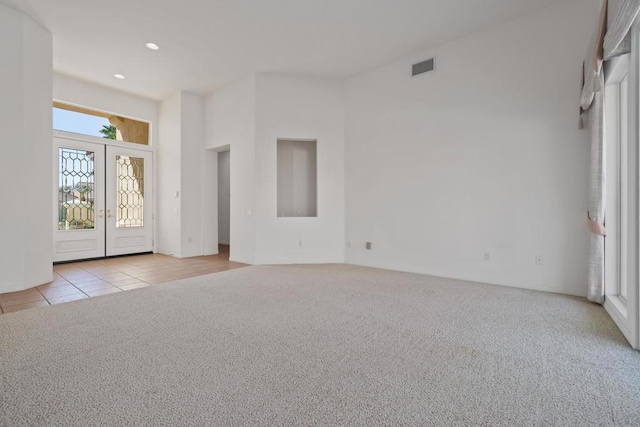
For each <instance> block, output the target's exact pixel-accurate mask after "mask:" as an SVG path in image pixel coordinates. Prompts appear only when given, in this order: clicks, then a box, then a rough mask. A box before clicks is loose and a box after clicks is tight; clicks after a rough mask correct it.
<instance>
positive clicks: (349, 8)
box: [0, 0, 560, 100]
mask: <svg viewBox="0 0 640 427" xmlns="http://www.w3.org/2000/svg"><path fill="white" fill-rule="evenodd" d="M559 2H560V0H455V1H452V0H448V1H445V0H182V1H177V0H99V1H98V0H0V3H2V4H5V5H9V6H10V7H13V8H15V9H19V10H22V11H23V12H25V13H26V14H28V15H29V16H31V17H32V18H33V19H34V20H36V21H38V22H40V23H41V24H42V25H44V26H45V27H46V28H47V29H49V31H51V33H52V34H53V58H54V59H53V62H54V63H53V66H54V70H55V71H57V72H60V73H64V74H68V75H71V76H75V77H78V78H82V79H85V80H88V81H92V82H95V83H99V84H102V85H106V86H109V87H113V88H117V89H120V90H124V91H127V92H131V93H135V94H138V95H141V96H145V97H148V98H152V99H157V100H160V99H164V98H165V97H167V96H168V95H169V94H170V93H172V92H175V91H177V90H186V91H190V92H194V93H198V94H203V95H204V94H206V93H209V92H211V91H212V90H215V89H216V88H219V87H221V86H224V85H225V84H228V83H230V82H233V81H235V80H238V79H240V78H242V77H245V76H247V75H250V74H252V73H256V72H264V71H273V72H284V73H294V74H304V75H313V76H323V77H336V78H340V77H346V76H349V75H353V74H356V73H359V72H362V71H365V70H367V69H371V68H374V67H376V66H378V65H381V64H383V63H385V62H388V61H391V60H393V59H397V58H401V57H403V56H406V55H409V54H412V53H416V52H419V51H421V50H423V49H425V48H428V47H430V46H434V45H437V44H440V43H443V42H446V41H449V40H453V39H456V38H459V37H462V36H464V35H467V34H470V33H472V32H475V31H478V30H480V29H483V28H487V27H490V26H493V25H496V24H499V23H501V22H505V21H507V20H510V19H513V18H515V17H517V16H521V15H524V14H527V13H530V12H533V11H535V10H538V9H541V8H544V7H547V6H550V5H552V4H555V3H559ZM147 42H154V43H157V44H158V45H160V50H158V51H151V50H149V49H147V48H146V47H145V43H147ZM116 73H120V74H123V75H125V76H126V79H124V80H117V79H115V78H114V77H113V75H114V74H116Z"/></svg>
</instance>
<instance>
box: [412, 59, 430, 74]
mask: <svg viewBox="0 0 640 427" xmlns="http://www.w3.org/2000/svg"><path fill="white" fill-rule="evenodd" d="M435 69H436V59H435V58H430V59H427V60H425V61H422V62H418V63H417V64H413V65H412V66H411V77H415V76H419V75H420V74H424V73H428V72H429V71H433V70H435Z"/></svg>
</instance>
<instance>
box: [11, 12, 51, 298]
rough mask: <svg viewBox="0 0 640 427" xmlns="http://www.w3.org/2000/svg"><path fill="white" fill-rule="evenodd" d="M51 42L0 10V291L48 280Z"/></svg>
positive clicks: (42, 31)
mask: <svg viewBox="0 0 640 427" xmlns="http://www.w3.org/2000/svg"><path fill="white" fill-rule="evenodd" d="M52 92H53V89H52V38H51V34H50V33H49V32H48V31H46V30H45V29H44V28H42V27H41V26H39V25H38V24H36V23H35V22H33V21H32V20H30V19H29V18H28V17H26V16H25V15H23V14H22V13H19V12H17V11H14V10H12V9H9V8H6V7H4V6H0V94H2V96H0V129H2V137H1V139H2V148H3V153H2V156H0V179H1V180H2V182H3V183H4V184H5V185H4V187H5V193H4V200H5V201H4V205H3V208H2V209H0V242H2V244H1V245H0V271H2V281H0V293H3V292H10V291H17V290H21V289H26V288H30V287H33V286H37V285H40V284H43V283H46V282H49V281H51V280H52V279H53V271H52V262H53V247H52V228H51V227H52V225H53V209H52V207H53V195H52V188H53V170H52V161H51V153H52V148H51V141H52V132H51V127H52V113H51V99H52Z"/></svg>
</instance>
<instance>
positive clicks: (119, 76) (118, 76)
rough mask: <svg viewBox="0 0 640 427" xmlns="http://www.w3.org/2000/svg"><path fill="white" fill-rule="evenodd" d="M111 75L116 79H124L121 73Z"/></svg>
mask: <svg viewBox="0 0 640 427" xmlns="http://www.w3.org/2000/svg"><path fill="white" fill-rule="evenodd" d="M113 77H115V78H116V79H120V80H124V76H123V75H122V74H114V75H113Z"/></svg>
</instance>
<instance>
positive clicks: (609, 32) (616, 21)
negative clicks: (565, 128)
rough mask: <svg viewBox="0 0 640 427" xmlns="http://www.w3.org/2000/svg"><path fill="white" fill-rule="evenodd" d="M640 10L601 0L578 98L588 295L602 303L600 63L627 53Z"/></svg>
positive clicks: (639, 3) (627, 0) (631, 3)
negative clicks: (585, 181)
mask: <svg viewBox="0 0 640 427" xmlns="http://www.w3.org/2000/svg"><path fill="white" fill-rule="evenodd" d="M638 12H640V0H609V1H607V0H605V1H604V2H603V4H602V11H601V14H600V19H599V20H598V24H597V27H596V28H595V31H594V34H593V36H592V38H591V43H590V45H589V50H588V51H587V55H586V58H585V62H584V67H583V82H584V84H583V88H582V94H581V97H580V112H581V124H583V123H584V121H583V120H584V119H586V125H587V128H588V133H589V142H590V146H591V162H590V168H589V210H588V212H587V221H588V225H589V230H590V231H591V237H590V239H589V275H588V287H589V288H588V298H589V300H590V301H593V302H597V303H600V304H602V303H603V302H604V296H605V289H604V256H605V254H604V239H605V235H606V230H605V227H604V224H605V211H604V206H605V192H604V188H605V182H604V177H605V165H604V158H605V153H604V132H603V127H604V75H603V73H604V71H603V67H602V62H603V61H605V60H607V59H609V58H613V57H614V56H618V55H622V54H625V53H628V52H630V50H631V43H630V36H629V30H630V29H631V26H632V25H633V22H634V21H635V19H636V16H637V15H638Z"/></svg>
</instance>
